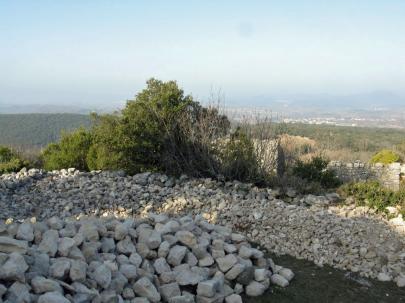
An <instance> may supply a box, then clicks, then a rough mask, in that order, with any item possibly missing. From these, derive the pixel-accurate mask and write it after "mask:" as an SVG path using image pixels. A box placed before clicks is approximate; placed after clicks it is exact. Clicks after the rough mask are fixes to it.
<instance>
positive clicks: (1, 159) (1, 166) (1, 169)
mask: <svg viewBox="0 0 405 303" xmlns="http://www.w3.org/2000/svg"><path fill="white" fill-rule="evenodd" d="M28 165H29V163H28V161H25V160H23V159H22V158H21V157H20V156H19V155H18V154H17V153H16V152H14V151H13V150H12V149H11V148H9V147H6V146H0V174H4V173H11V172H17V171H20V170H21V169H22V168H23V167H25V166H28Z"/></svg>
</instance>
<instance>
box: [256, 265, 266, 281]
mask: <svg viewBox="0 0 405 303" xmlns="http://www.w3.org/2000/svg"><path fill="white" fill-rule="evenodd" d="M268 277H269V271H268V270H267V269H264V268H256V269H255V280H256V281H258V282H261V281H264V280H266V279H267V278H268Z"/></svg>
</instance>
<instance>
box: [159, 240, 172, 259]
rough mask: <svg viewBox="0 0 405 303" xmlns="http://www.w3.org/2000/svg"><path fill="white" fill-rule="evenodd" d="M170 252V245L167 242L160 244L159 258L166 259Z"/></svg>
mask: <svg viewBox="0 0 405 303" xmlns="http://www.w3.org/2000/svg"><path fill="white" fill-rule="evenodd" d="M169 250H170V243H169V242H167V241H163V242H162V243H160V246H159V249H158V257H159V258H166V257H167V254H168V253H169Z"/></svg>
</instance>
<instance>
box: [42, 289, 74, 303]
mask: <svg viewBox="0 0 405 303" xmlns="http://www.w3.org/2000/svg"><path fill="white" fill-rule="evenodd" d="M38 303H70V301H69V300H68V299H66V298H65V297H64V296H62V295H61V294H60V293H59V292H56V291H52V292H47V293H46V294H43V295H42V296H39V298H38Z"/></svg>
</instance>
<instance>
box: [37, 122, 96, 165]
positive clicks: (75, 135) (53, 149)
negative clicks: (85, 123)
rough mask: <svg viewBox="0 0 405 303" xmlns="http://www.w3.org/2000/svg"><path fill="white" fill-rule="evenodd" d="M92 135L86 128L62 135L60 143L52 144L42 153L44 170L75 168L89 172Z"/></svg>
mask: <svg viewBox="0 0 405 303" xmlns="http://www.w3.org/2000/svg"><path fill="white" fill-rule="evenodd" d="M91 143H92V135H91V133H89V132H88V131H86V130H85V129H84V128H79V129H77V130H76V131H74V132H71V133H62V137H61V140H60V142H59V143H52V144H49V145H48V146H47V148H46V149H45V150H44V151H43V153H42V160H43V165H44V168H45V169H47V170H54V169H62V168H69V167H74V168H76V169H80V170H88V165H87V154H88V151H89V148H90V146H91Z"/></svg>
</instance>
